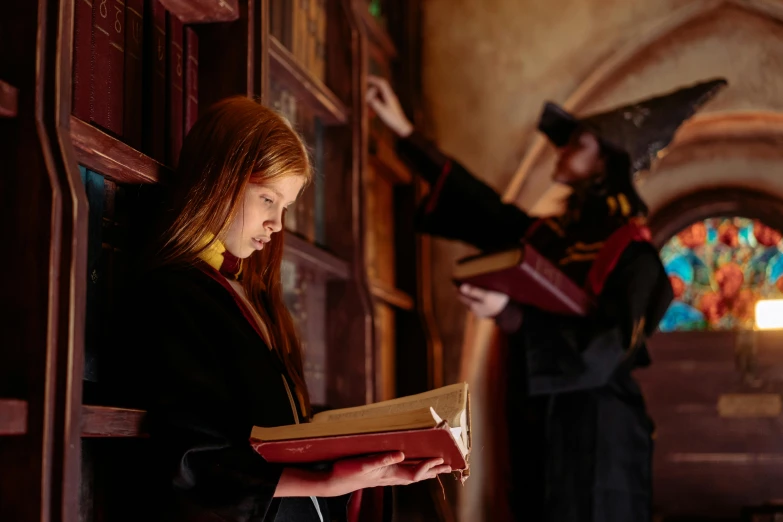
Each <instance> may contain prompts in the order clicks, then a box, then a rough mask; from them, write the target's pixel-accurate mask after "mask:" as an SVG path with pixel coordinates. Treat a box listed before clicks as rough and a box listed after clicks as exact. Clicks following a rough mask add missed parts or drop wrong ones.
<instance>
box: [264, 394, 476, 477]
mask: <svg viewBox="0 0 783 522" xmlns="http://www.w3.org/2000/svg"><path fill="white" fill-rule="evenodd" d="M470 442H471V436H470V399H469V392H468V385H467V383H458V384H452V385H450V386H444V387H443V388H438V389H436V390H432V391H429V392H425V393H420V394H417V395H410V396H408V397H402V398H399V399H393V400H390V401H383V402H378V403H374V404H368V405H366V406H359V407H356V408H345V409H341V410H330V411H325V412H321V413H319V414H317V415H315V416H314V417H313V420H312V422H310V423H307V424H295V425H290V426H278V427H274V428H263V427H259V426H255V427H253V430H252V432H251V435H250V444H251V446H252V447H253V449H254V450H255V451H256V452H257V453H258V454H259V455H261V456H262V457H263V458H264V459H265V460H266V461H267V462H277V463H282V464H305V463H317V462H330V461H334V460H337V459H342V458H346V457H355V456H360V455H372V454H377V453H385V452H390V451H402V452H403V453H404V454H405V461H406V462H411V463H413V462H417V461H421V460H425V459H431V458H442V459H443V460H444V463H445V464H446V465H449V466H451V469H452V470H454V471H460V472H462V476H463V479H465V478H467V476H468V474H469V456H470Z"/></svg>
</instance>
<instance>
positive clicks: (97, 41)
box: [90, 0, 125, 136]
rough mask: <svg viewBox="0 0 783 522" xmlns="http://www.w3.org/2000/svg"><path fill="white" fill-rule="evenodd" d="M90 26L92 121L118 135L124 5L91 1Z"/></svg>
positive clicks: (113, 0)
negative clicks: (91, 29) (91, 28)
mask: <svg viewBox="0 0 783 522" xmlns="http://www.w3.org/2000/svg"><path fill="white" fill-rule="evenodd" d="M92 25H93V31H92V64H91V65H92V67H91V75H90V76H91V80H92V82H91V83H92V94H91V96H90V98H91V100H92V104H91V106H92V121H93V122H94V123H95V124H97V125H99V126H101V127H102V128H104V129H105V130H108V131H110V132H112V133H114V134H115V135H116V136H122V130H123V124H122V117H123V114H122V113H123V110H122V105H123V90H124V89H123V76H124V67H125V35H124V33H125V4H124V3H123V2H121V1H120V0H93V4H92Z"/></svg>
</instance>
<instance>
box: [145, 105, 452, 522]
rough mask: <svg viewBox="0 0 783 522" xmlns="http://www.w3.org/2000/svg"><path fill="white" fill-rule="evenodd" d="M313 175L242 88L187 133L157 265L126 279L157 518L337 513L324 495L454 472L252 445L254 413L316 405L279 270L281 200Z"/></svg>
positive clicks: (294, 144)
mask: <svg viewBox="0 0 783 522" xmlns="http://www.w3.org/2000/svg"><path fill="white" fill-rule="evenodd" d="M311 177H312V167H311V165H310V162H309V158H308V154H307V151H306V148H305V146H304V144H303V143H302V140H301V139H300V137H299V136H298V135H297V133H296V132H295V131H294V130H292V128H291V126H290V125H289V124H288V122H287V121H286V120H284V119H283V118H282V117H280V116H279V115H278V114H277V113H275V112H274V111H272V110H270V109H267V108H265V107H263V106H262V105H260V104H258V103H256V102H254V101H253V100H250V99H248V98H244V97H233V98H229V99H225V100H223V101H221V102H219V103H217V104H215V105H214V106H212V107H210V108H209V109H208V110H206V111H205V113H204V114H203V115H202V116H201V117H200V119H199V120H198V121H197V122H196V124H195V125H194V126H193V128H192V129H191V131H190V132H189V134H188V136H187V138H186V139H185V143H184V146H183V149H182V153H181V156H180V161H179V167H178V169H177V174H176V186H175V190H174V191H173V192H172V196H171V198H170V200H169V201H168V204H167V205H166V209H165V214H166V217H165V219H164V225H165V226H164V227H163V228H164V230H165V233H163V234H162V241H161V243H160V245H159V247H158V248H157V249H156V252H157V253H156V255H155V263H154V265H155V266H154V268H153V269H152V270H151V271H150V272H149V273H148V274H146V275H145V276H144V277H143V278H141V281H143V284H140V285H136V286H137V287H136V288H135V292H136V295H138V296H140V297H141V299H142V301H141V302H140V303H141V305H140V306H137V307H135V309H136V310H143V313H142V314H141V315H140V316H139V317H137V318H134V325H133V328H134V330H135V332H134V334H135V335H137V336H138V338H139V339H143V340H144V341H143V342H140V343H138V344H137V345H136V347H135V348H134V349H135V350H138V353H134V358H135V360H137V361H144V365H143V367H141V366H142V365H139V366H140V368H138V369H137V370H136V371H134V372H133V373H134V376H135V378H136V379H137V380H138V381H139V382H142V383H143V384H144V385H145V392H144V397H145V406H146V407H147V409H148V412H149V413H148V422H149V432H150V436H151V440H152V442H153V444H154V446H155V450H156V451H155V459H154V460H155V461H156V464H155V472H154V480H153V482H154V483H155V484H156V486H157V491H158V493H159V494H160V497H161V498H160V500H161V501H162V503H163V505H164V506H165V508H164V510H163V512H162V515H163V516H162V518H161V519H162V520H166V521H168V522H173V521H206V520H210V521H211V520H215V521H217V520H219V521H232V522H233V521H255V522H261V521H263V522H271V521H273V520H274V521H277V522H281V521H308V522H309V521H313V522H319V521H320V522H326V521H328V520H340V519H344V518H345V516H346V515H345V500H346V499H345V498H342V499H339V500H340V501H341V502H342V504H340V503H338V505H339V506H340V507H339V508H338V509H337V510H335V504H334V503H332V502H330V503H327V502H325V501H324V498H327V497H332V498H335V497H341V496H345V495H348V494H350V493H351V492H353V491H356V490H359V489H363V488H368V487H375V486H383V485H399V484H409V483H412V482H416V481H419V480H423V479H427V478H433V477H435V476H436V475H437V474H439V473H443V472H448V471H449V470H448V468H447V467H445V466H443V464H442V460H441V459H435V460H430V461H427V462H423V463H421V464H418V465H416V466H407V465H406V466H402V465H400V462H401V461H402V460H403V459H404V455H402V454H401V453H392V454H384V455H378V456H371V457H366V458H357V459H347V460H344V461H339V462H336V463H334V464H332V465H331V466H328V467H320V468H318V469H303V468H294V467H286V466H280V465H276V464H270V463H267V462H266V461H264V460H263V459H262V458H261V457H260V456H258V455H257V454H256V453H255V452H253V450H252V449H251V447H250V445H249V442H248V438H249V435H250V431H251V428H252V426H254V425H259V426H279V425H286V424H293V423H299V422H307V421H308V419H309V417H310V413H311V412H310V404H309V400H308V394H307V386H306V384H305V379H304V375H303V369H302V368H303V364H302V351H301V347H300V344H299V340H298V339H297V335H296V332H295V329H294V324H293V321H292V319H291V316H290V314H289V312H288V310H287V309H286V307H285V305H284V303H283V294H282V288H281V278H280V266H281V261H282V256H283V234H281V233H280V232H281V231H282V230H283V220H284V215H285V211H286V209H287V208H288V207H289V206H290V205H291V204H293V203H294V201H295V200H296V198H297V196H298V195H299V194H300V193H301V192H302V189H303V188H304V187H305V186H306V184H307V183H309V182H310V179H311ZM308 497H309V498H308ZM330 505H331V507H332V512H331V514H330V513H329V512H328V511H329V506H330ZM338 511H340V512H338Z"/></svg>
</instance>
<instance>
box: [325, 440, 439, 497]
mask: <svg viewBox="0 0 783 522" xmlns="http://www.w3.org/2000/svg"><path fill="white" fill-rule="evenodd" d="M403 460H405V455H403V453H402V452H400V451H397V452H394V453H386V454H381V455H373V456H370V457H358V458H351V459H344V460H340V461H337V462H335V464H334V466H333V467H332V471H331V473H330V477H329V482H330V487H331V488H333V495H330V496H339V495H344V494H346V493H350V492H352V491H356V490H358V489H364V488H372V487H377V486H407V485H408V484H413V483H414V482H419V481H422V480H427V479H431V478H435V477H437V476H438V475H439V474H441V473H450V472H451V468H450V467H449V466H444V465H443V459H430V460H426V461H423V462H421V463H419V464H415V465H413V464H407V465H406V464H401V463H402V461H403Z"/></svg>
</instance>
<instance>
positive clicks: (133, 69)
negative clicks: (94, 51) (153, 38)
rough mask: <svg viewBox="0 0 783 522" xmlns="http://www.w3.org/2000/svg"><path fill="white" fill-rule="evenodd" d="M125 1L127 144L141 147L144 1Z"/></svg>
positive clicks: (125, 134) (138, 148)
mask: <svg viewBox="0 0 783 522" xmlns="http://www.w3.org/2000/svg"><path fill="white" fill-rule="evenodd" d="M126 2H127V3H126V4H125V103H124V109H125V113H124V115H123V120H124V130H123V138H124V139H125V143H127V144H128V145H130V146H131V147H134V148H135V149H137V150H141V135H142V114H143V109H142V107H143V104H142V97H143V94H142V93H143V88H144V85H143V83H142V81H143V73H144V62H143V60H142V56H143V53H144V0H126Z"/></svg>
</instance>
